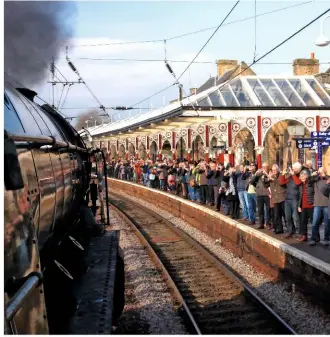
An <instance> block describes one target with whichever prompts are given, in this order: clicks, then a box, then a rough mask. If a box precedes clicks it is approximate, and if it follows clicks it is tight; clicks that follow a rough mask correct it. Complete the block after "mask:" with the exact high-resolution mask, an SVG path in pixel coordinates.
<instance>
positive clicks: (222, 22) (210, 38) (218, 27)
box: [177, 0, 241, 81]
mask: <svg viewBox="0 0 330 337" xmlns="http://www.w3.org/2000/svg"><path fill="white" fill-rule="evenodd" d="M240 1H241V0H237V1H236V3H235V5H234V6H233V7H232V8H231V10H230V11H229V12H228V14H227V15H226V16H225V18H224V19H223V20H222V21H221V23H220V25H218V26H217V28H216V29H215V31H214V32H213V33H212V35H211V36H210V37H209V38H208V39H207V41H206V42H205V43H204V45H203V47H202V48H201V49H200V50H199V52H198V53H197V54H196V56H195V57H194V58H193V59H192V61H191V62H190V63H189V64H188V65H187V67H186V68H185V70H184V71H183V72H182V73H181V75H180V76H179V77H178V79H177V81H179V80H180V78H181V77H182V76H183V75H184V74H185V73H186V71H187V70H188V69H189V68H190V66H191V65H192V63H193V62H194V61H195V60H196V59H197V57H198V56H199V54H200V53H201V52H202V51H203V50H204V48H205V47H206V46H207V45H208V44H209V42H210V41H211V40H212V38H213V36H214V35H215V34H216V33H217V31H218V30H219V29H220V27H221V26H222V25H223V24H224V22H225V21H226V20H227V18H228V17H229V15H230V14H231V13H232V12H233V11H234V9H235V8H236V6H237V5H238V4H239V3H240Z"/></svg>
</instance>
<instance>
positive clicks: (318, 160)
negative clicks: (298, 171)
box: [317, 143, 323, 168]
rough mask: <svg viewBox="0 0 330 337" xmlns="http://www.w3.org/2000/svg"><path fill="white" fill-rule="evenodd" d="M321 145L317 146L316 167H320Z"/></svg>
mask: <svg viewBox="0 0 330 337" xmlns="http://www.w3.org/2000/svg"><path fill="white" fill-rule="evenodd" d="M322 165H323V163H322V143H319V144H318V146H317V167H318V168H320V167H322Z"/></svg>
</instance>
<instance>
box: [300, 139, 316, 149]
mask: <svg viewBox="0 0 330 337" xmlns="http://www.w3.org/2000/svg"><path fill="white" fill-rule="evenodd" d="M296 142H297V147H298V149H311V148H312V147H315V146H317V144H318V143H317V142H312V140H310V139H303V138H301V139H297V140H296ZM314 143H316V144H314Z"/></svg>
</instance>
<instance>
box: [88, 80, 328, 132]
mask: <svg viewBox="0 0 330 337" xmlns="http://www.w3.org/2000/svg"><path fill="white" fill-rule="evenodd" d="M211 85H212V84H211ZM202 87H203V88H204V90H201V91H199V92H197V94H195V95H191V96H189V97H186V98H184V99H183V100H182V101H181V102H175V103H171V104H169V105H166V106H164V107H161V108H159V109H156V110H151V111H148V112H146V113H142V114H141V113H137V115H131V113H129V115H128V116H127V115H125V116H124V115H121V114H120V115H119V116H118V119H113V120H112V123H109V124H104V125H99V126H95V127H93V128H89V130H90V132H91V134H92V135H98V134H102V133H105V132H111V131H115V130H120V129H121V128H126V127H129V126H131V125H137V124H139V123H143V122H145V121H147V120H148V121H152V120H153V119H157V118H159V117H160V116H162V115H166V114H168V113H170V112H172V111H178V110H181V109H182V108H183V109H184V107H185V106H191V104H193V105H194V107H195V108H197V107H201V108H203V107H209V108H212V107H213V108H215V110H216V108H217V107H218V108H220V107H224V108H226V107H228V108H229V109H230V108H231V107H236V108H237V107H238V108H239V107H242V108H244V107H272V108H274V109H276V107H281V108H290V107H297V108H301V109H304V107H320V106H325V107H330V96H329V94H328V92H327V91H326V90H325V89H324V87H323V85H322V84H321V83H320V82H319V81H318V80H317V79H316V78H315V77H314V76H291V77H284V76H276V77H275V76H274V77H270V76H256V75H254V76H252V75H251V76H240V77H237V78H236V79H234V80H228V79H227V78H226V80H225V81H224V82H222V83H218V82H215V83H214V85H213V86H205V85H203V86H202ZM202 87H201V88H202ZM123 113H126V114H127V112H123Z"/></svg>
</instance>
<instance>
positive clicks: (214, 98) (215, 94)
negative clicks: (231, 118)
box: [209, 90, 223, 106]
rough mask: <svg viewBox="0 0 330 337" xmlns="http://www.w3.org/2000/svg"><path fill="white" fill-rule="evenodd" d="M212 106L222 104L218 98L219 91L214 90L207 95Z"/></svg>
mask: <svg viewBox="0 0 330 337" xmlns="http://www.w3.org/2000/svg"><path fill="white" fill-rule="evenodd" d="M209 98H210V100H211V103H212V106H223V103H222V100H221V98H220V94H219V91H218V90H217V91H216V92H213V93H212V94H211V95H210V96H209Z"/></svg>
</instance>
